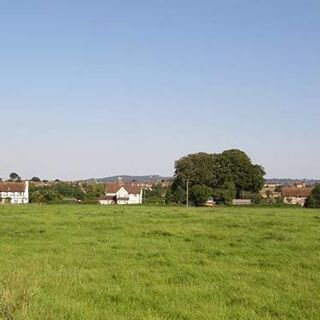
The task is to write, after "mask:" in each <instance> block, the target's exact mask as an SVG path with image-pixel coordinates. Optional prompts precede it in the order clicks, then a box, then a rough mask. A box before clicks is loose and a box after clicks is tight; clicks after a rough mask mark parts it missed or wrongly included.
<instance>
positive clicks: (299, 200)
mask: <svg viewBox="0 0 320 320" xmlns="http://www.w3.org/2000/svg"><path fill="white" fill-rule="evenodd" d="M311 192H312V188H310V187H305V186H304V185H296V186H291V187H283V188H282V189H281V196H282V198H283V202H284V203H287V204H297V205H300V206H302V207H303V206H304V204H305V202H306V200H307V198H308V197H309V196H310V194H311Z"/></svg>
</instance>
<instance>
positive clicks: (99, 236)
mask: <svg viewBox="0 0 320 320" xmlns="http://www.w3.org/2000/svg"><path fill="white" fill-rule="evenodd" d="M319 270H320V210H305V209H299V208H292V209H291V208H290V209H288V208H254V207H252V208H228V207H224V208H223V207H221V208H214V209H195V208H190V209H188V210H187V209H184V208H174V207H173V208H169V207H168V208H166V207H139V206H136V207H135V206H133V207H116V206H111V207H104V206H85V205H82V206H81V205H79V206H77V205H74V206H72V205H70V206H32V205H30V206H17V207H14V206H1V207H0V319H3V320H20V319H39V320H44V319H45V320H51V319H52V320H53V319H54V320H61V319H73V320H82V319H88V320H94V319H101V320H106V319H107V320H109V319H137V320H138V319H139V320H140V319H150V320H151V319H159V320H160V319H185V320H186V319H237V320H238V319H250V320H253V319H319V318H320V271H319Z"/></svg>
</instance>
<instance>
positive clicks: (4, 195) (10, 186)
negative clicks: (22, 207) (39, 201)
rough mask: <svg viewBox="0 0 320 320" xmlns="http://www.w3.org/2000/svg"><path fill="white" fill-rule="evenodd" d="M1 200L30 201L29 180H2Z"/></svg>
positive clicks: (19, 202)
mask: <svg viewBox="0 0 320 320" xmlns="http://www.w3.org/2000/svg"><path fill="white" fill-rule="evenodd" d="M0 202H1V203H12V204H25V203H29V182H28V181H26V182H0Z"/></svg>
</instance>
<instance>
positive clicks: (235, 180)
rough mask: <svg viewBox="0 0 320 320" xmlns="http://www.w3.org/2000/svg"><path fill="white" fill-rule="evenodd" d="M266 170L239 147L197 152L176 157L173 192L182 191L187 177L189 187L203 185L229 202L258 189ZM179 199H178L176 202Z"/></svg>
mask: <svg viewBox="0 0 320 320" xmlns="http://www.w3.org/2000/svg"><path fill="white" fill-rule="evenodd" d="M264 174H265V172H264V170H263V168H262V167H261V166H259V165H256V164H253V163H252V162H251V160H250V158H249V157H248V156H247V155H246V153H244V152H243V151H240V150H236V149H233V150H227V151H224V152H223V153H221V154H208V153H196V154H190V155H188V156H185V157H183V158H181V159H180V160H178V161H176V163H175V176H174V181H173V184H172V193H173V195H176V196H175V197H176V198H177V194H181V190H185V189H186V181H187V180H189V185H190V188H192V186H194V185H204V186H207V187H210V188H212V189H213V194H214V198H215V200H216V201H217V202H225V203H229V202H230V201H231V200H232V199H233V198H235V197H240V198H241V197H242V193H243V192H253V193H257V192H258V191H259V190H260V189H261V188H262V186H263V184H264V178H263V176H264ZM178 203H179V202H178Z"/></svg>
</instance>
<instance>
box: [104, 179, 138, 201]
mask: <svg viewBox="0 0 320 320" xmlns="http://www.w3.org/2000/svg"><path fill="white" fill-rule="evenodd" d="M99 202H100V204H104V205H108V204H141V203H142V187H140V186H137V185H129V184H128V185H126V184H122V185H121V184H107V186H106V193H105V195H104V196H102V197H100V198H99Z"/></svg>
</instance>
